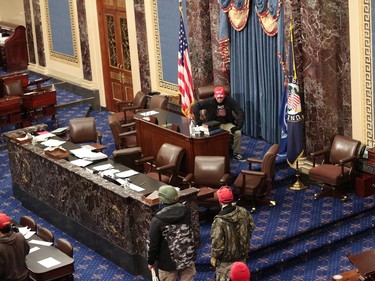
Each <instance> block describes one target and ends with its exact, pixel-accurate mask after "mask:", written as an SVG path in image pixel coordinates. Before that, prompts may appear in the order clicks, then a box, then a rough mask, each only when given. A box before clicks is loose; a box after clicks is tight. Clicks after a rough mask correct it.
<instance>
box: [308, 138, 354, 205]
mask: <svg viewBox="0 0 375 281" xmlns="http://www.w3.org/2000/svg"><path fill="white" fill-rule="evenodd" d="M360 146H361V142H360V141H357V140H354V139H352V138H349V137H346V136H341V135H336V136H334V138H333V139H332V141H331V145H330V146H329V147H326V148H324V149H322V150H320V151H316V152H313V153H310V156H311V157H312V159H313V167H312V168H311V169H310V171H309V180H311V181H313V182H316V183H319V184H321V185H322V188H323V191H322V192H320V193H318V194H315V195H314V196H315V199H318V198H324V197H335V198H339V199H341V200H346V199H348V196H347V195H346V190H347V189H348V188H345V185H347V187H348V186H349V188H350V186H351V185H353V183H354V179H355V175H356V171H355V163H356V161H357V158H358V151H359V148H360ZM318 157H323V162H322V164H321V165H319V166H317V165H316V162H317V158H318Z"/></svg>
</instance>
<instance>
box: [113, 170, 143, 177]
mask: <svg viewBox="0 0 375 281" xmlns="http://www.w3.org/2000/svg"><path fill="white" fill-rule="evenodd" d="M137 174H138V172H137V171H134V170H128V171H123V172H121V173H118V174H116V177H118V178H128V177H131V176H134V175H137Z"/></svg>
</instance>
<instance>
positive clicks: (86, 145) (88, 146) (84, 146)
mask: <svg viewBox="0 0 375 281" xmlns="http://www.w3.org/2000/svg"><path fill="white" fill-rule="evenodd" d="M81 147H82V148H86V149H88V150H91V151H92V150H95V149H96V148H95V147H93V146H92V145H89V144H85V145H82V146H81Z"/></svg>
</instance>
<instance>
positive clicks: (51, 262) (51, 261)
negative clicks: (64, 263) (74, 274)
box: [38, 257, 61, 268]
mask: <svg viewBox="0 0 375 281" xmlns="http://www.w3.org/2000/svg"><path fill="white" fill-rule="evenodd" d="M38 263H39V264H41V265H43V266H44V267H46V268H50V267H52V266H55V265H58V264H60V263H61V262H59V261H58V260H56V259H54V258H51V257H49V258H46V259H44V260H40V261H38Z"/></svg>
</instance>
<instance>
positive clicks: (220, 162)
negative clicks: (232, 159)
mask: <svg viewBox="0 0 375 281" xmlns="http://www.w3.org/2000/svg"><path fill="white" fill-rule="evenodd" d="M225 171H226V161H225V157H224V156H196V157H195V159H194V173H190V174H188V175H186V177H184V178H183V180H182V184H183V187H195V188H198V189H199V190H200V191H199V193H198V205H199V206H204V207H210V206H219V205H220V204H219V201H218V199H217V196H216V192H215V191H216V190H217V189H219V188H220V187H221V186H223V185H228V184H229V174H227V173H226V172H225Z"/></svg>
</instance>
